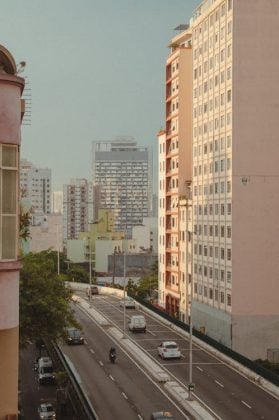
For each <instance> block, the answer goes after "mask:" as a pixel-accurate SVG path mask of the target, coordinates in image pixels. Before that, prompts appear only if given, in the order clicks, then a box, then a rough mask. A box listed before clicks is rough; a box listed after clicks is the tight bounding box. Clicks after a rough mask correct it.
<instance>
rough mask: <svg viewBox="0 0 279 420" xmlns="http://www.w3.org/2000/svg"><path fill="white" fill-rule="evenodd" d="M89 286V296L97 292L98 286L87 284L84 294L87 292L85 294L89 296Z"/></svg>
mask: <svg viewBox="0 0 279 420" xmlns="http://www.w3.org/2000/svg"><path fill="white" fill-rule="evenodd" d="M90 288H91V296H92V295H98V294H99V289H98V286H88V287H87V288H86V294H87V296H90Z"/></svg>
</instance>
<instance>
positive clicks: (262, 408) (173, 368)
mask: <svg viewBox="0 0 279 420" xmlns="http://www.w3.org/2000/svg"><path fill="white" fill-rule="evenodd" d="M153 332H154V329H153ZM163 333H164V335H165V332H163ZM136 337H137V338H136V340H137V342H138V344H139V345H140V346H141V347H143V348H144V349H145V350H146V351H147V352H148V353H149V354H150V355H151V356H152V357H154V358H155V359H157V361H158V362H159V363H160V364H161V365H162V366H164V367H165V368H167V369H168V370H169V372H170V373H171V374H173V375H174V376H175V377H176V378H178V379H179V380H180V381H182V382H183V383H184V384H186V385H187V384H188V382H189V381H188V378H189V373H187V371H188V372H189V353H190V350H189V344H188V340H185V339H182V338H181V337H179V336H176V333H175V332H171V334H170V335H165V336H164V339H167V340H174V341H176V342H177V344H178V345H179V347H180V349H181V352H182V358H181V359H180V361H178V360H173V359H171V360H164V361H162V360H161V359H160V358H159V357H158V354H157V346H158V345H159V344H160V342H161V341H163V340H162V338H161V337H160V338H155V337H152V338H148V337H145V338H142V336H140V335H137V336H136ZM192 360H193V369H194V371H193V382H196V384H198V386H197V387H196V390H195V393H196V395H198V396H199V397H200V398H201V399H202V400H203V401H205V403H206V404H207V405H209V406H211V407H212V408H213V409H214V411H217V412H218V413H220V415H221V416H224V418H230V419H234V418H236V417H235V415H236V414H237V415H239V416H240V414H241V416H245V418H246V417H247V418H255V417H254V416H256V418H267V419H273V418H276V415H275V414H274V413H276V408H277V409H278V400H277V399H276V398H274V397H273V396H271V395H270V394H268V393H266V392H265V391H264V390H262V389H261V388H259V387H258V386H257V385H255V384H253V383H251V382H250V381H249V380H248V379H246V378H245V377H242V376H241V375H239V373H237V372H235V371H234V370H232V369H231V368H230V367H228V366H227V365H225V364H224V363H223V362H221V361H220V360H219V359H217V358H216V357H214V356H212V355H210V354H208V353H207V352H206V351H204V350H203V349H201V348H199V347H198V346H195V345H194V346H193V352H192ZM183 365H186V374H184V369H183ZM202 372H203V375H200V373H202ZM199 377H200V379H199ZM215 391H217V394H218V395H215V394H216V393H215ZM247 409H248V412H247ZM274 416H275V417H274ZM239 418H241V417H239Z"/></svg>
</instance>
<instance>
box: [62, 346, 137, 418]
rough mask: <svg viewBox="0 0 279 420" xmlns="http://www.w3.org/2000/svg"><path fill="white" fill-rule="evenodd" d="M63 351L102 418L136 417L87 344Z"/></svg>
mask: <svg viewBox="0 0 279 420" xmlns="http://www.w3.org/2000/svg"><path fill="white" fill-rule="evenodd" d="M63 351H64V352H65V354H66V355H67V356H68V357H69V358H70V360H71V362H72V363H73V365H74V366H75V369H76V370H77V372H78V374H79V376H80V378H81V380H82V384H83V386H84V389H85V392H86V394H87V396H88V398H89V400H90V402H91V404H92V405H93V407H94V410H95V411H96V413H97V415H98V417H99V418H100V419H104V420H105V419H108V420H109V419H112V418H115V419H122V418H129V419H136V418H137V413H135V412H134V411H133V409H132V407H130V405H129V404H127V402H126V400H125V398H124V397H123V395H122V394H121V392H120V390H119V389H118V388H117V387H116V386H115V385H114V383H113V382H112V380H111V378H110V377H109V376H108V375H107V373H106V372H105V370H104V369H103V367H102V366H101V365H100V361H99V360H96V359H94V358H93V357H91V355H90V353H89V352H88V349H87V348H86V346H84V345H83V346H75V347H74V348H70V349H69V348H65V347H63Z"/></svg>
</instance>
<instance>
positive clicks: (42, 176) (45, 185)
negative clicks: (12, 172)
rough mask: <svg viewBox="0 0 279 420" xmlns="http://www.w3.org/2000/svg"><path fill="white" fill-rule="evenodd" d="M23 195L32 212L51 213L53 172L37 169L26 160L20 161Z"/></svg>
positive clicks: (46, 169)
mask: <svg viewBox="0 0 279 420" xmlns="http://www.w3.org/2000/svg"><path fill="white" fill-rule="evenodd" d="M20 189H21V195H22V196H23V197H26V198H28V199H29V201H30V206H31V209H32V211H36V210H38V211H42V212H43V213H50V212H51V170H50V169H48V168H44V169H43V168H37V167H36V166H35V165H34V164H33V163H31V162H29V161H28V160H26V159H21V161H20Z"/></svg>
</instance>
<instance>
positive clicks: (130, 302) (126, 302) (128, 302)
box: [119, 296, 136, 309]
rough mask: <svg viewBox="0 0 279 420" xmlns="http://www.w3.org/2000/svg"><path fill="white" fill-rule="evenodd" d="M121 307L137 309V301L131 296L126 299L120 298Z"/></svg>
mask: <svg viewBox="0 0 279 420" xmlns="http://www.w3.org/2000/svg"><path fill="white" fill-rule="evenodd" d="M119 306H120V308H124V306H125V308H127V309H135V308H136V302H135V301H134V299H132V298H131V297H129V296H126V297H125V299H122V300H120V302H119Z"/></svg>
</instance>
